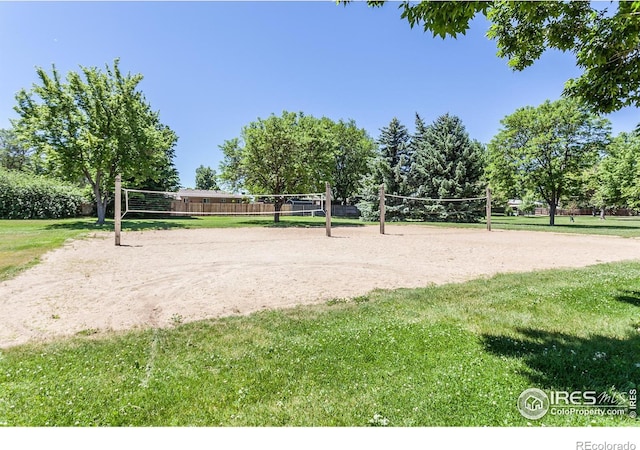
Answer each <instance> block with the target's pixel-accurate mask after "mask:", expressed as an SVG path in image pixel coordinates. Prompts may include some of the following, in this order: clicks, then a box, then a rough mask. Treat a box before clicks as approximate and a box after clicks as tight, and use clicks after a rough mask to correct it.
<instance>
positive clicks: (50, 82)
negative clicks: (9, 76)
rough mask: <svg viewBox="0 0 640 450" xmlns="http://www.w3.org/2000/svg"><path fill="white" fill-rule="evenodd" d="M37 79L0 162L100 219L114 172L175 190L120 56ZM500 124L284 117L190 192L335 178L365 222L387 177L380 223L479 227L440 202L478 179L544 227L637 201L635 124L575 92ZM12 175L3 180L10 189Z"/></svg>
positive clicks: (201, 171) (170, 136) (158, 137)
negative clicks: (620, 123)
mask: <svg viewBox="0 0 640 450" xmlns="http://www.w3.org/2000/svg"><path fill="white" fill-rule="evenodd" d="M37 74H38V77H39V79H40V84H36V85H34V86H33V88H32V89H31V90H29V91H26V90H21V91H20V92H19V93H18V94H17V95H16V100H17V106H16V107H15V109H16V111H17V112H18V114H19V118H18V119H17V120H15V121H13V122H12V125H13V128H12V129H7V130H0V167H3V168H4V169H6V170H7V171H10V172H21V173H28V174H33V175H38V176H47V177H50V178H52V179H57V180H60V183H63V182H64V183H67V184H71V185H73V186H77V187H79V188H81V189H84V192H85V195H86V196H87V197H88V198H91V199H92V200H93V201H94V202H95V205H96V211H97V215H98V222H99V223H102V222H104V219H105V216H106V211H107V207H108V204H109V203H110V202H111V201H112V200H113V184H114V179H115V176H116V174H118V173H122V174H123V175H124V178H125V180H124V181H125V183H127V184H129V185H131V186H136V187H138V188H143V189H152V190H165V191H172V190H177V189H178V187H179V178H178V173H177V170H176V168H175V165H174V159H175V144H176V142H177V139H178V137H177V136H176V134H175V133H174V132H173V131H172V130H171V129H170V128H169V127H168V126H166V125H164V124H162V123H161V122H160V120H159V115H158V113H157V112H154V111H153V110H152V109H151V107H150V105H149V103H148V102H147V101H146V99H145V97H144V95H143V94H142V92H141V91H140V90H139V89H138V85H139V83H140V81H141V80H142V76H141V75H139V74H138V75H131V74H126V75H125V74H123V73H122V72H121V71H120V69H119V65H118V60H116V61H115V62H114V64H113V65H112V66H106V67H105V70H100V69H98V68H95V67H91V68H85V67H81V71H80V72H79V73H76V72H70V73H69V74H68V75H67V77H66V81H63V79H62V77H61V76H60V74H59V73H58V72H57V70H56V68H55V66H54V67H53V69H52V72H51V73H47V72H46V71H44V70H43V69H41V68H39V69H37ZM501 124H502V127H501V129H500V130H499V132H498V133H497V134H496V136H494V138H493V139H492V140H491V141H490V142H489V143H488V145H487V146H485V145H483V144H482V143H480V142H478V141H477V140H475V139H473V138H471V137H470V136H469V134H468V133H467V131H466V129H465V127H464V125H463V123H462V121H461V119H460V118H459V117H457V116H455V115H450V114H444V115H442V116H440V117H437V118H436V119H435V120H434V121H433V122H432V123H429V124H427V123H426V122H425V121H424V119H423V118H422V117H421V116H420V115H418V114H416V117H415V129H414V131H413V132H412V133H410V132H409V131H408V130H407V128H406V127H405V126H404V125H403V124H401V123H400V121H399V120H398V119H397V118H393V119H392V120H391V121H390V122H389V124H388V125H387V126H385V127H382V128H381V130H380V135H379V137H378V139H377V140H374V139H373V138H372V137H370V136H369V134H368V133H367V131H365V130H364V129H362V128H359V127H358V126H357V124H356V122H355V120H353V119H349V120H338V121H335V120H332V119H330V118H327V117H321V118H317V117H313V116H311V115H307V114H304V113H302V112H297V113H294V112H288V111H284V112H283V113H282V114H281V115H275V114H272V115H270V116H269V117H267V118H258V119H257V120H255V121H253V122H251V123H249V124H247V125H246V126H244V127H243V128H242V129H241V130H240V133H239V135H238V136H237V137H234V138H232V139H229V140H226V141H224V142H223V143H222V144H221V145H220V146H219V148H220V150H221V151H222V154H223V160H222V162H221V163H220V165H219V168H218V172H216V170H214V169H212V168H210V167H205V166H204V165H201V166H200V167H198V168H197V169H196V188H198V189H213V190H218V189H225V190H229V191H234V192H249V193H252V194H265V195H266V194H268V195H272V196H274V197H273V198H274V203H275V209H276V212H278V211H280V209H281V207H282V205H283V204H284V201H285V198H284V197H283V195H284V194H291V193H311V192H323V191H324V183H325V182H329V183H330V184H331V187H332V196H333V201H334V202H337V203H343V204H357V205H358V207H359V208H360V210H361V212H362V216H363V218H364V219H366V220H377V219H378V218H379V211H378V208H379V195H378V190H379V188H380V186H381V185H384V188H385V192H386V194H389V197H387V198H386V213H387V218H388V220H418V221H427V220H428V221H456V222H473V221H477V220H479V219H480V218H481V217H483V215H484V209H483V205H482V203H481V202H462V201H460V202H449V201H444V200H443V199H447V200H450V199H454V200H455V199H466V198H476V197H482V196H483V195H484V189H485V187H486V186H490V187H491V188H492V190H493V194H494V198H495V200H496V203H494V204H500V203H502V204H506V202H507V200H508V199H511V198H519V199H522V200H523V201H524V202H523V203H522V205H523V206H522V207H523V208H525V207H526V208H527V210H530V209H532V207H533V205H535V204H536V202H542V203H543V204H546V205H548V207H549V211H550V225H553V224H554V218H555V214H556V211H557V208H559V207H566V206H568V205H570V206H571V207H572V208H578V207H580V208H585V207H588V208H594V209H595V208H597V209H598V210H600V211H601V214H602V215H603V216H604V213H605V211H607V210H608V209H611V208H628V209H632V210H638V209H640V133H638V130H634V131H629V132H625V133H621V134H620V135H618V136H615V137H613V136H611V127H610V124H609V122H608V121H607V120H606V119H602V118H600V117H599V116H598V115H596V114H595V113H594V112H593V109H592V108H589V107H588V106H587V105H586V104H585V103H583V102H580V101H578V100H575V99H570V98H567V99H561V100H558V101H554V102H552V101H546V102H544V103H543V104H542V105H539V106H535V107H534V106H525V107H522V108H519V109H518V110H516V111H515V112H513V113H512V114H510V115H508V116H506V117H505V118H504V119H503V120H502V121H501ZM17 179H18V178H16V177H10V176H6V177H5V178H4V180H5V185H6V183H11V182H13V181H11V180H17ZM21 180H23V179H21ZM21 182H23V181H21ZM18 191H19V190H11V189H9V188H6V189H5V191H4V192H5V193H7V192H18ZM74 195H75V194H74ZM425 198H426V199H430V200H428V201H425V200H421V199H425ZM275 219H276V220H278V219H279V216H278V214H276V215H275Z"/></svg>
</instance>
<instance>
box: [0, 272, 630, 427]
mask: <svg viewBox="0 0 640 450" xmlns="http://www.w3.org/2000/svg"><path fill="white" fill-rule="evenodd" d="M99 336H100V337H99V338H96V336H93V337H83V336H78V337H76V338H74V339H70V340H60V341H58V342H55V343H50V344H47V345H35V344H32V345H25V346H21V347H16V348H12V349H7V350H3V351H2V352H1V353H0V423H1V424H5V425H8V426H23V425H27V426H51V425H57V426H87V425H101V426H106V425H116V426H123V425H135V426H171V425H179V426H187V425H195V426H284V425H287V426H384V425H388V426H484V425H487V426H528V425H532V426H540V425H544V426H590V425H597V426H631V425H637V424H638V421H637V420H634V419H631V418H629V417H628V416H627V417H602V416H591V417H590V416H579V415H571V416H557V415H551V414H547V415H546V416H545V417H544V418H542V419H541V420H538V421H534V420H527V419H525V418H524V417H522V416H521V415H520V413H519V412H518V411H517V409H516V401H517V399H518V396H519V395H520V393H521V392H522V391H523V390H524V389H527V388H531V387H536V388H540V389H544V390H558V391H584V390H593V391H597V392H599V393H600V392H606V393H608V394H609V395H611V396H612V397H619V396H620V395H621V394H622V393H624V392H627V391H628V390H629V389H632V388H637V387H638V386H637V383H638V380H640V352H638V349H639V348H640V263H616V264H607V265H599V266H593V267H589V268H585V269H580V270H568V271H543V272H536V273H529V274H511V275H500V276H497V277H495V278H492V279H490V280H478V281H472V282H468V283H463V284H452V285H447V286H440V287H427V288H423V289H412V290H397V291H376V292H373V293H371V294H370V295H367V296H364V297H359V298H356V299H353V300H350V301H332V302H328V303H327V304H325V305H318V306H313V307H298V308H294V309H290V310H283V311H265V312H260V313H256V314H253V315H251V316H246V317H231V318H225V319H220V320H212V321H203V322H197V323H192V324H179V323H178V321H176V324H175V326H174V327H173V328H172V329H154V330H146V331H135V332H129V333H123V334H114V335H104V334H102V335H99ZM603 411H604V410H603Z"/></svg>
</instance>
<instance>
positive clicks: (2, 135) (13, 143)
mask: <svg viewBox="0 0 640 450" xmlns="http://www.w3.org/2000/svg"><path fill="white" fill-rule="evenodd" d="M0 166H2V167H4V168H5V169H9V170H18V171H21V172H38V171H39V170H38V169H39V165H38V161H37V159H36V157H35V156H34V155H33V150H32V149H30V148H27V147H25V146H24V145H23V144H22V143H21V142H20V141H19V140H18V137H17V136H16V134H15V132H14V131H13V130H11V129H8V130H5V129H0Z"/></svg>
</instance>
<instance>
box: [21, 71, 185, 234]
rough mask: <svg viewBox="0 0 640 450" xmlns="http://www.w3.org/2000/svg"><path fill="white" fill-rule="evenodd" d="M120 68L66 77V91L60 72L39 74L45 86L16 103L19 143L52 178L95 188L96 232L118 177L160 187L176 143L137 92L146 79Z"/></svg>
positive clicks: (41, 72)
mask: <svg viewBox="0 0 640 450" xmlns="http://www.w3.org/2000/svg"><path fill="white" fill-rule="evenodd" d="M118 63H119V61H118V60H117V59H116V60H115V61H114V64H113V67H112V68H110V67H109V66H108V65H107V66H106V70H105V72H102V71H100V70H99V69H98V68H95V67H82V66H81V73H76V72H69V74H68V75H67V77H66V83H65V82H63V81H62V80H61V77H60V74H59V73H58V71H57V70H56V68H55V65H54V66H53V69H52V74H51V75H49V74H47V73H46V72H45V70H44V69H42V68H38V69H37V74H38V77H39V79H40V82H41V84H40V85H34V86H33V88H32V89H31V90H30V91H26V90H24V89H23V90H21V91H20V92H18V94H17V95H16V99H17V101H18V105H17V106H16V107H15V110H16V111H17V113H18V114H19V116H20V118H19V119H18V120H16V121H14V128H15V130H16V133H17V135H18V136H19V138H20V140H21V141H23V142H24V143H26V144H27V145H29V146H31V147H33V148H35V149H36V150H37V151H38V152H39V153H41V154H43V155H44V157H45V161H46V164H47V167H48V170H50V171H51V172H52V173H54V174H56V175H58V176H59V177H61V178H63V179H66V180H69V181H72V182H79V181H83V182H86V183H88V184H89V185H90V186H91V188H92V190H93V194H94V197H95V200H96V206H97V212H98V223H99V224H103V223H104V220H105V213H106V208H107V204H108V202H109V200H110V198H111V197H112V195H113V194H112V193H113V186H114V182H115V177H116V175H117V174H118V173H122V174H123V177H124V178H125V179H126V180H134V181H136V182H138V181H139V182H141V183H142V182H144V183H148V182H149V181H155V182H160V181H162V180H161V177H163V176H166V175H167V173H166V169H167V168H171V167H172V166H173V162H172V161H171V158H172V157H173V147H174V145H175V143H176V141H177V137H176V135H175V133H174V132H173V131H172V130H171V129H170V128H169V127H167V126H165V125H163V124H161V123H160V120H159V115H158V113H157V112H154V111H152V110H151V107H150V105H149V104H148V103H147V101H146V99H145V98H144V96H143V94H142V92H141V91H139V90H138V84H139V83H140V81H142V75H140V74H137V75H131V74H127V75H123V74H122V73H121V71H120V68H119V67H118ZM163 172H165V173H164V174H163ZM174 174H175V172H174ZM169 175H171V174H169Z"/></svg>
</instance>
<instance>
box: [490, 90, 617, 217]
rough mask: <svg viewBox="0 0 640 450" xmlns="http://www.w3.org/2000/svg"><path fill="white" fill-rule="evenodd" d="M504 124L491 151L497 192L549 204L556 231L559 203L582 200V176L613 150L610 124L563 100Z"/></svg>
mask: <svg viewBox="0 0 640 450" xmlns="http://www.w3.org/2000/svg"><path fill="white" fill-rule="evenodd" d="M501 123H502V129H501V130H500V131H499V132H498V134H497V135H496V136H495V137H494V138H493V139H492V140H491V142H490V143H489V146H488V148H489V152H488V158H489V164H488V169H487V171H488V176H489V180H490V183H491V186H492V188H494V189H496V190H497V191H499V193H501V194H502V195H504V196H511V197H512V198H513V197H515V196H520V197H521V198H522V197H524V196H525V195H526V194H528V193H532V194H533V195H535V196H536V197H537V198H542V199H544V200H545V201H546V202H547V203H548V204H549V210H550V211H549V212H550V214H549V216H550V218H549V224H550V225H554V223H555V222H554V220H555V212H556V207H557V206H558V202H559V201H560V199H561V198H562V197H563V196H565V197H571V196H572V195H574V194H576V192H577V190H578V189H580V187H581V186H580V185H579V181H580V179H581V175H582V173H583V172H584V170H585V169H587V168H589V167H591V166H592V165H593V164H594V163H595V162H596V160H597V158H598V155H599V153H601V152H602V151H603V150H604V148H605V146H606V145H607V143H608V141H609V133H610V127H609V122H608V121H607V120H606V119H601V118H598V117H596V116H594V115H593V114H591V113H590V112H589V111H587V110H586V108H585V107H584V106H582V105H581V104H580V103H578V102H576V101H573V100H558V101H556V102H550V101H546V102H545V103H543V104H542V105H540V106H538V107H535V108H534V107H531V106H527V107H524V108H519V109H518V110H516V111H515V112H514V113H513V114H511V115H508V116H506V117H505V118H504V119H503V120H502V121H501Z"/></svg>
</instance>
